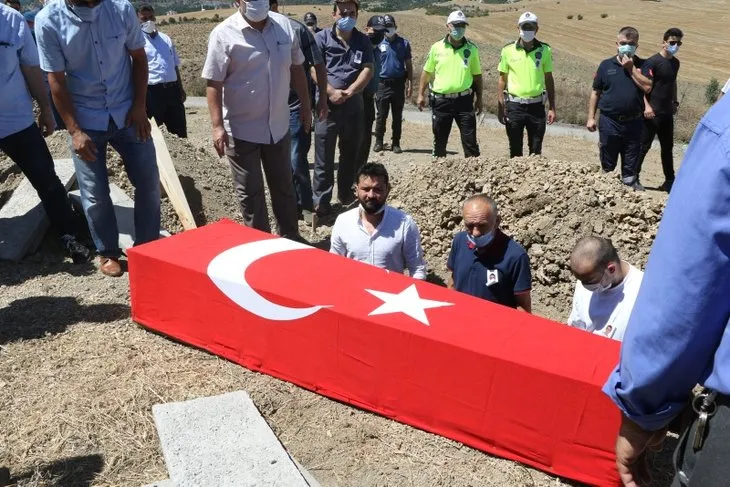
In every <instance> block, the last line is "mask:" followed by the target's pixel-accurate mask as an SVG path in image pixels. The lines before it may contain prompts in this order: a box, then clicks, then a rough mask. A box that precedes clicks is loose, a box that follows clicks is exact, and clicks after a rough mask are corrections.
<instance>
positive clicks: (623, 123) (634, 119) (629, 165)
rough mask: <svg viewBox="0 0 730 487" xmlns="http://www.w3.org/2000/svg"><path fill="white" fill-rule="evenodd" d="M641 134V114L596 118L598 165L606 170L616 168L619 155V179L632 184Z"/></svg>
mask: <svg viewBox="0 0 730 487" xmlns="http://www.w3.org/2000/svg"><path fill="white" fill-rule="evenodd" d="M643 135H644V120H643V114H642V113H638V114H632V115H612V114H611V115H608V114H604V113H601V116H600V118H599V120H598V140H599V146H600V158H601V167H602V168H603V170H604V171H605V172H611V171H613V170H614V169H615V168H616V163H617V162H618V158H619V156H621V180H622V181H623V183H624V184H633V183H635V182H636V180H637V179H638V177H639V161H640V158H641V140H642V137H643Z"/></svg>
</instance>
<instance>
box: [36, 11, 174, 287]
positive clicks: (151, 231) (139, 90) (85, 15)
mask: <svg viewBox="0 0 730 487" xmlns="http://www.w3.org/2000/svg"><path fill="white" fill-rule="evenodd" d="M35 30H36V38H37V40H38V48H39V54H40V62H41V68H42V69H43V70H44V71H46V72H47V73H48V83H49V84H50V86H51V93H52V95H53V101H54V102H55V105H56V109H57V110H58V113H59V114H60V115H61V118H62V119H63V122H64V125H65V126H66V128H67V130H68V133H69V145H70V147H71V150H72V154H73V161H74V166H75V168H76V179H77V181H78V184H79V189H80V190H81V203H82V206H83V208H84V213H85V214H86V220H87V222H88V224H89V230H90V231H91V236H92V238H93V240H94V244H95V245H96V249H97V251H98V252H99V264H100V270H101V272H102V273H103V274H105V275H107V276H114V277H117V276H121V275H122V273H123V272H122V267H121V264H120V262H119V258H120V257H121V254H122V252H121V249H120V248H119V232H118V230H117V221H116V217H115V214H114V205H113V204H112V200H111V197H110V195H109V174H108V172H107V168H106V148H107V144H111V145H112V147H114V148H115V149H116V151H117V152H119V155H120V156H121V157H122V160H123V161H124V167H125V169H126V172H127V175H128V176H129V180H130V181H131V182H132V184H133V185H134V187H135V193H134V231H135V244H142V243H145V242H149V241H151V240H156V239H157V238H159V236H160V175H159V172H158V170H157V162H156V155H155V146H154V144H153V143H152V139H151V138H150V122H149V120H148V119H147V108H146V94H147V55H146V54H145V51H144V37H142V30H141V29H140V25H139V20H138V19H137V15H136V14H135V12H134V8H133V7H132V5H131V4H130V3H129V2H127V1H126V0H105V1H100V0H89V1H83V0H51V1H50V2H49V3H48V4H46V6H45V7H44V8H43V10H41V11H40V12H39V13H38V16H37V17H36V21H35Z"/></svg>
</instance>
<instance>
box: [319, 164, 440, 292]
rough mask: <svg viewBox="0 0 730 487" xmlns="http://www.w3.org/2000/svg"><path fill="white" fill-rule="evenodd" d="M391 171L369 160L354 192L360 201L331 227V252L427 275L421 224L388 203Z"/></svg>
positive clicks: (382, 266)
mask: <svg viewBox="0 0 730 487" xmlns="http://www.w3.org/2000/svg"><path fill="white" fill-rule="evenodd" d="M388 193H390V182H389V179H388V171H386V169H385V166H383V165H382V164H378V163H367V164H365V165H364V166H362V167H361V168H360V170H359V171H358V173H357V185H356V187H355V194H356V196H357V200H358V202H359V203H360V204H359V206H358V207H357V208H353V209H352V210H349V211H347V212H345V213H342V214H341V215H340V216H338V217H337V221H335V226H334V227H333V228H332V238H331V239H330V242H331V244H330V252H332V253H333V254H337V255H342V256H344V257H349V258H350V259H355V260H359V261H360V262H366V263H368V264H370V265H374V266H377V267H380V268H381V269H387V270H389V271H394V272H399V273H401V274H402V273H403V271H404V270H406V269H408V275H409V276H411V277H413V278H416V279H425V278H426V262H425V261H424V259H423V249H422V248H421V236H420V233H419V232H418V226H416V222H415V221H413V218H411V217H410V216H409V215H407V214H406V213H405V212H403V211H401V210H399V209H397V208H394V207H392V206H388V205H386V204H385V201H386V200H387V199H388Z"/></svg>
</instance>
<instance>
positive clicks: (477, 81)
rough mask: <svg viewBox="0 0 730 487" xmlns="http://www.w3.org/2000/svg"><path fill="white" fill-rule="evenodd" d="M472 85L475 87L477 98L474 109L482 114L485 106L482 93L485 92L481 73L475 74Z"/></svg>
mask: <svg viewBox="0 0 730 487" xmlns="http://www.w3.org/2000/svg"><path fill="white" fill-rule="evenodd" d="M472 86H473V87H474V88H473V89H474V93H475V94H476V100H474V111H475V112H476V114H477V115H481V113H482V107H483V104H482V103H483V102H482V93H483V92H484V87H483V86H482V75H481V74H477V75H474V77H473V82H472Z"/></svg>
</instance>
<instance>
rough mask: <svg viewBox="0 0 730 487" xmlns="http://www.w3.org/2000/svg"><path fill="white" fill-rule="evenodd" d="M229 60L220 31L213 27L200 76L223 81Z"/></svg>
mask: <svg viewBox="0 0 730 487" xmlns="http://www.w3.org/2000/svg"><path fill="white" fill-rule="evenodd" d="M230 62H231V58H230V56H229V55H228V49H227V48H226V46H225V45H224V43H223V42H222V40H221V33H220V31H219V30H218V29H213V32H211V33H210V38H209V39H208V55H207V56H206V58H205V64H204V65H203V73H202V74H201V77H202V78H205V79H209V80H211V81H225V79H226V74H227V73H228V65H229V64H230Z"/></svg>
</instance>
